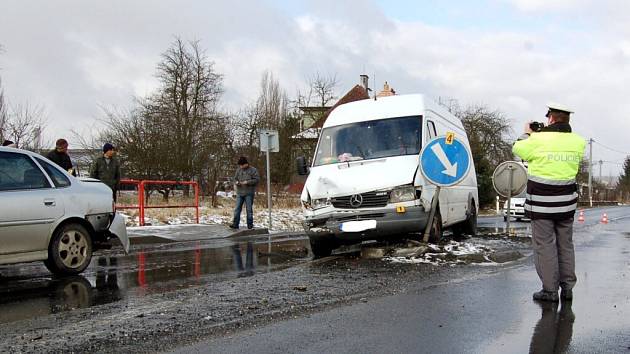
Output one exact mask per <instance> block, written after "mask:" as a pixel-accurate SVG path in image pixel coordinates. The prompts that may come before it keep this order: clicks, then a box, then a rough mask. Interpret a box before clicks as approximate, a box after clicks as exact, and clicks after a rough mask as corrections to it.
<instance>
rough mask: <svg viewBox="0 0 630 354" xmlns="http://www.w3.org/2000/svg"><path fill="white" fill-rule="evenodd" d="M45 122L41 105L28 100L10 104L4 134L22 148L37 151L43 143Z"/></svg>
mask: <svg viewBox="0 0 630 354" xmlns="http://www.w3.org/2000/svg"><path fill="white" fill-rule="evenodd" d="M45 124H46V121H45V119H44V107H43V106H41V105H32V104H30V103H28V102H27V103H23V104H18V105H15V106H11V107H10V108H9V113H8V114H7V121H6V136H7V137H8V138H9V139H11V140H13V141H14V142H15V143H16V144H17V145H18V146H19V147H20V148H22V149H27V150H33V151H39V150H41V149H42V147H43V145H44V144H43V142H42V133H43V130H44V127H45Z"/></svg>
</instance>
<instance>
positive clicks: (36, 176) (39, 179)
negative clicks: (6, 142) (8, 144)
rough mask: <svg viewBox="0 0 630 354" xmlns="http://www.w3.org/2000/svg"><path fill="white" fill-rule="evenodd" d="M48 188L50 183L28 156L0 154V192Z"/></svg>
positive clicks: (8, 153)
mask: <svg viewBox="0 0 630 354" xmlns="http://www.w3.org/2000/svg"><path fill="white" fill-rule="evenodd" d="M40 188H50V183H49V182H48V179H47V178H46V176H44V173H43V172H42V171H41V170H40V169H39V167H38V166H37V165H36V164H35V162H34V161H33V160H31V158H30V157H29V156H28V155H24V154H18V153H12V152H0V191H10V190H24V189H40Z"/></svg>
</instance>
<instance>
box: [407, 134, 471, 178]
mask: <svg viewBox="0 0 630 354" xmlns="http://www.w3.org/2000/svg"><path fill="white" fill-rule="evenodd" d="M471 160H472V157H471V155H470V151H468V148H466V145H464V144H462V143H461V142H460V141H459V140H457V139H456V138H455V137H454V134H453V133H449V134H448V135H446V136H439V137H437V138H434V139H433V140H431V141H430V142H429V143H428V144H427V145H426V146H425V147H424V149H422V152H421V153H420V170H421V171H422V174H423V175H424V177H425V178H426V179H427V180H428V181H429V182H431V183H432V184H435V185H436V186H440V187H448V186H452V185H455V184H457V183H459V182H461V181H462V180H463V179H464V178H465V177H466V176H467V175H468V171H469V170H470V165H471V163H472V161H471Z"/></svg>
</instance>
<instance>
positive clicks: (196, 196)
mask: <svg viewBox="0 0 630 354" xmlns="http://www.w3.org/2000/svg"><path fill="white" fill-rule="evenodd" d="M194 187H195V210H196V219H197V224H199V183H197V182H195V184H194Z"/></svg>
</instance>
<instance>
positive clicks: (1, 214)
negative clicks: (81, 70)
mask: <svg viewBox="0 0 630 354" xmlns="http://www.w3.org/2000/svg"><path fill="white" fill-rule="evenodd" d="M112 237H117V238H118V239H119V240H120V243H121V244H122V246H123V249H124V250H125V252H128V251H129V239H128V237H127V229H126V227H125V221H124V218H123V217H122V216H121V215H120V214H116V213H115V210H114V202H113V197H112V191H111V189H110V188H109V187H107V186H106V185H105V184H103V183H101V182H100V181H98V180H95V179H85V180H79V179H76V178H74V177H72V176H71V175H70V174H68V173H67V172H66V171H64V170H63V169H61V168H60V167H58V166H57V165H56V164H55V163H53V162H51V161H50V160H48V159H46V158H45V157H43V156H41V155H39V154H36V153H33V152H29V151H25V150H20V149H14V148H4V147H0V264H13V263H22V262H33V261H44V264H45V265H46V267H47V268H48V269H49V270H50V271H51V272H53V273H56V274H78V273H81V272H82V271H83V270H85V268H87V266H88V265H89V264H90V261H91V259H92V252H94V251H95V250H96V249H98V248H101V247H108V246H109V243H108V242H109V240H110V239H111V238H112Z"/></svg>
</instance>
